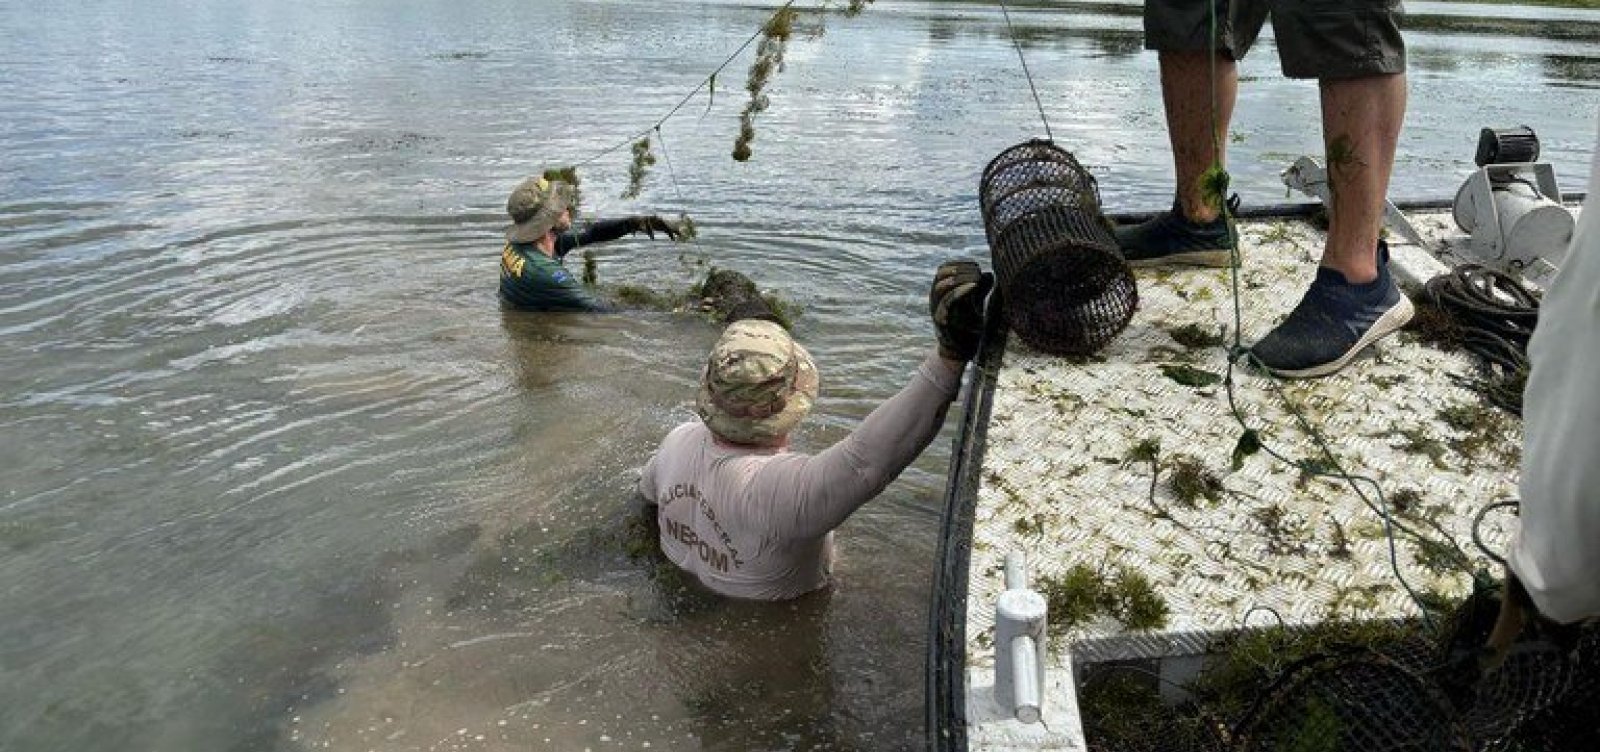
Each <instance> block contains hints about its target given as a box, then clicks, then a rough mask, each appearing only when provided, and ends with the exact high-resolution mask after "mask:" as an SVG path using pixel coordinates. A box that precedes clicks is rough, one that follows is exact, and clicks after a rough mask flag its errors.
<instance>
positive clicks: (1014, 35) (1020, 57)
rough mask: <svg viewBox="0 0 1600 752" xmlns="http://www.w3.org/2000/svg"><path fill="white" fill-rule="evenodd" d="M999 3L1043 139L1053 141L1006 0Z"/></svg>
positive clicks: (1037, 90)
mask: <svg viewBox="0 0 1600 752" xmlns="http://www.w3.org/2000/svg"><path fill="white" fill-rule="evenodd" d="M999 1H1000V14H1001V15H1002V16H1004V17H1005V19H1006V33H1007V34H1008V35H1010V37H1011V46H1013V47H1015V48H1016V49H1017V60H1018V61H1019V62H1021V63H1022V75H1023V77H1025V78H1027V79H1028V91H1031V92H1033V103H1034V105H1035V106H1037V107H1038V108H1039V121H1040V122H1042V123H1044V137H1045V138H1047V139H1049V140H1051V141H1054V140H1056V137H1055V135H1054V134H1052V133H1051V132H1050V118H1048V117H1046V116H1045V114H1044V100H1042V99H1040V98H1039V87H1037V86H1034V84H1033V73H1032V72H1031V71H1029V70H1028V58H1027V56H1025V55H1023V54H1022V40H1020V39H1018V38H1017V30H1016V28H1015V27H1013V26H1012V25H1011V11H1010V10H1008V9H1007V8H1006V0H999Z"/></svg>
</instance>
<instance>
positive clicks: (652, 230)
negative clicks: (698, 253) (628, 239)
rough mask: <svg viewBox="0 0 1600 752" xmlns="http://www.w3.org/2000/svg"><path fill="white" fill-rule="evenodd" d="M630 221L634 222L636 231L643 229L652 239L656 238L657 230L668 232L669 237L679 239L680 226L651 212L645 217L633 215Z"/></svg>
mask: <svg viewBox="0 0 1600 752" xmlns="http://www.w3.org/2000/svg"><path fill="white" fill-rule="evenodd" d="M630 221H632V222H633V228H634V229H633V231H634V232H640V231H643V232H644V234H646V235H649V236H650V239H651V240H655V239H656V231H657V230H660V231H661V232H664V233H666V234H667V237H669V238H672V239H673V240H677V239H678V228H676V227H673V226H672V225H670V224H668V223H667V220H665V219H662V218H661V217H659V216H657V215H654V214H651V215H648V216H643V217H632V218H630Z"/></svg>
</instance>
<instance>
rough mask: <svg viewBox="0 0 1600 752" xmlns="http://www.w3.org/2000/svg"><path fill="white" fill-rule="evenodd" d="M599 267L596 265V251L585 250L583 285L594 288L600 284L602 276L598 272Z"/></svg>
mask: <svg viewBox="0 0 1600 752" xmlns="http://www.w3.org/2000/svg"><path fill="white" fill-rule="evenodd" d="M597 267H598V265H597V264H596V263H595V258H594V251H591V250H588V249H584V251H583V283H584V284H586V285H588V286H590V287H594V286H595V285H597V284H599V283H600V275H599V273H598V272H597Z"/></svg>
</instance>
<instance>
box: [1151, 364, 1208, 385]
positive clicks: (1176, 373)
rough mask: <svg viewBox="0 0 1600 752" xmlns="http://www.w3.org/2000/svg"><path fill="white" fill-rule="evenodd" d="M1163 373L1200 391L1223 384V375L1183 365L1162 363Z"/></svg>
mask: <svg viewBox="0 0 1600 752" xmlns="http://www.w3.org/2000/svg"><path fill="white" fill-rule="evenodd" d="M1161 373H1162V374H1164V375H1166V377H1167V378H1169V379H1172V380H1173V381H1176V382H1178V383H1179V384H1182V385H1184V386H1187V387H1193V388H1195V389H1200V388H1204V387H1208V386H1215V385H1217V384H1220V383H1222V374H1219V373H1213V372H1211V371H1207V370H1205V369H1203V368H1195V367H1194V366H1191V365H1185V364H1183V363H1162V364H1161Z"/></svg>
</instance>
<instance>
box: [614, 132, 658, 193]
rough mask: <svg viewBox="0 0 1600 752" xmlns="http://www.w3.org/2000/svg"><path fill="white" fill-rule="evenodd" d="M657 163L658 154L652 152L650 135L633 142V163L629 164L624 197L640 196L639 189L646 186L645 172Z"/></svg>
mask: <svg viewBox="0 0 1600 752" xmlns="http://www.w3.org/2000/svg"><path fill="white" fill-rule="evenodd" d="M655 163H656V155H655V154H652V153H651V152H650V137H649V136H645V137H644V138H641V139H639V140H638V141H635V142H633V163H632V164H630V165H628V189H627V190H625V191H623V192H622V197H623V198H638V197H639V189H640V188H643V187H644V176H645V173H646V172H647V171H648V170H649V169H650V166H651V165H653V164H655Z"/></svg>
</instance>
